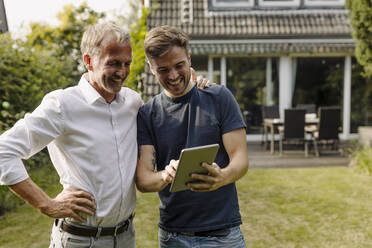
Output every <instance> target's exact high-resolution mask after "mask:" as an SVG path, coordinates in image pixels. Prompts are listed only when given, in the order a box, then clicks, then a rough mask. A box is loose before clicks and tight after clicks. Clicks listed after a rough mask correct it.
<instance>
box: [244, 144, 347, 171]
mask: <svg viewBox="0 0 372 248" xmlns="http://www.w3.org/2000/svg"><path fill="white" fill-rule="evenodd" d="M275 146H278V144H275ZM247 147H248V158H249V169H250V170H255V169H282V168H315V167H347V166H348V164H349V157H348V155H347V154H348V153H347V150H348V147H350V143H349V142H347V141H341V142H340V144H339V148H340V149H342V150H343V151H344V155H341V154H340V153H338V152H333V151H332V152H330V151H329V152H328V151H327V152H325V153H323V154H321V155H320V156H319V157H316V156H315V155H314V153H313V151H312V150H310V153H309V157H307V158H306V157H304V153H303V151H301V150H293V151H290V152H288V153H286V154H284V155H283V156H279V152H278V148H277V147H276V152H275V153H274V154H271V153H270V151H269V150H265V148H264V146H263V145H261V143H260V142H248V143H247Z"/></svg>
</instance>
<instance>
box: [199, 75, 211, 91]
mask: <svg viewBox="0 0 372 248" xmlns="http://www.w3.org/2000/svg"><path fill="white" fill-rule="evenodd" d="M196 81H197V87H198V88H199V89H201V90H202V89H205V88H208V87H209V86H211V85H212V84H211V82H210V81H209V80H208V79H207V78H203V77H202V76H198V77H197V80H196Z"/></svg>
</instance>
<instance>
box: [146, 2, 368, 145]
mask: <svg viewBox="0 0 372 248" xmlns="http://www.w3.org/2000/svg"><path fill="white" fill-rule="evenodd" d="M145 4H146V5H148V6H150V7H155V9H154V10H153V11H152V12H151V14H150V15H149V17H148V24H147V25H148V28H149V29H151V28H152V27H156V26H159V25H170V26H175V27H178V28H181V29H182V30H184V31H185V32H186V33H187V34H188V35H189V36H190V38H191V42H190V49H191V54H192V56H191V61H192V62H191V63H192V66H193V68H194V69H195V70H196V71H197V74H202V75H204V76H205V77H207V78H209V79H210V80H211V81H213V82H216V83H218V84H221V85H225V86H226V87H228V88H229V89H230V90H231V91H232V93H233V94H234V96H235V98H236V99H237V101H238V103H239V105H240V108H241V110H242V113H243V115H244V117H245V118H246V122H247V124H248V128H247V138H248V139H251V140H257V139H260V138H261V136H260V132H261V131H260V130H261V122H262V117H261V109H262V106H263V105H278V106H279V109H280V114H281V116H283V113H284V109H286V108H291V107H294V106H296V105H297V104H316V106H317V107H321V106H340V107H341V109H342V111H341V112H342V116H341V118H342V120H343V125H342V135H341V138H344V139H348V138H350V137H351V134H352V133H355V132H356V127H357V126H358V125H361V123H362V122H367V124H371V123H372V121H371V118H370V117H369V116H368V114H367V118H366V117H365V116H364V114H363V113H362V112H363V111H365V110H358V109H357V110H355V111H357V112H358V111H359V112H361V113H360V116H359V115H356V117H355V118H354V119H353V116H352V115H351V113H354V112H355V111H354V109H353V104H352V103H353V102H357V99H352V84H353V82H352V81H353V79H354V78H355V77H353V76H352V75H354V74H355V75H356V73H357V72H356V70H357V65H356V62H355V59H354V58H353V53H354V49H355V42H354V40H353V39H352V37H351V33H352V30H351V27H350V20H349V16H348V11H347V10H345V0H179V1H173V0H161V1H154V0H148V1H145ZM358 80H362V79H360V78H359V79H358ZM363 84H365V82H362V83H361V85H363ZM144 85H145V96H147V97H151V96H153V95H155V94H158V93H159V92H160V91H161V89H160V86H159V85H158V84H157V83H156V81H155V78H154V77H153V76H152V75H151V73H150V71H149V70H148V69H147V71H146V77H145V81H144ZM355 107H356V106H355ZM368 111H370V109H369V110H368ZM368 111H367V113H369V112H368ZM359 112H358V113H359ZM371 114H372V113H371ZM362 124H363V123H362Z"/></svg>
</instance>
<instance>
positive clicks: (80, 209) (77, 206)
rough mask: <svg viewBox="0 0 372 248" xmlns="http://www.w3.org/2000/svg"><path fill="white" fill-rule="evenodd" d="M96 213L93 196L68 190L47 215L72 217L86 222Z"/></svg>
mask: <svg viewBox="0 0 372 248" xmlns="http://www.w3.org/2000/svg"><path fill="white" fill-rule="evenodd" d="M95 211H96V204H95V200H94V197H93V195H92V194H90V193H88V192H85V191H83V190H80V189H76V188H66V189H64V190H63V191H62V192H61V193H60V194H58V196H57V197H56V198H55V199H54V200H53V204H52V206H51V208H50V210H49V211H48V212H49V213H48V214H47V215H48V216H50V217H54V218H66V217H72V218H74V219H75V220H77V221H80V222H84V221H86V217H87V216H88V215H89V216H93V215H94V213H95Z"/></svg>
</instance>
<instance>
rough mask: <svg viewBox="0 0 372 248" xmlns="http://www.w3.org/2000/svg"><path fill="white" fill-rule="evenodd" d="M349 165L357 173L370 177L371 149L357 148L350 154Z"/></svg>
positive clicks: (371, 170)
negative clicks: (355, 169)
mask: <svg viewBox="0 0 372 248" xmlns="http://www.w3.org/2000/svg"><path fill="white" fill-rule="evenodd" d="M351 159H352V160H351V161H352V162H351V163H352V165H353V166H355V167H356V168H357V169H358V171H361V172H362V173H366V174H368V175H372V147H366V148H363V147H360V146H357V147H356V148H355V149H354V151H353V152H352V154H351Z"/></svg>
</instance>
